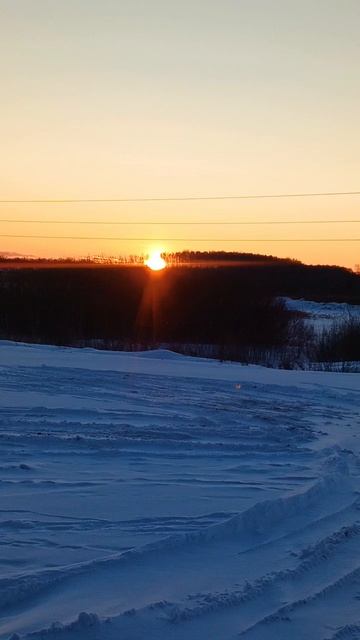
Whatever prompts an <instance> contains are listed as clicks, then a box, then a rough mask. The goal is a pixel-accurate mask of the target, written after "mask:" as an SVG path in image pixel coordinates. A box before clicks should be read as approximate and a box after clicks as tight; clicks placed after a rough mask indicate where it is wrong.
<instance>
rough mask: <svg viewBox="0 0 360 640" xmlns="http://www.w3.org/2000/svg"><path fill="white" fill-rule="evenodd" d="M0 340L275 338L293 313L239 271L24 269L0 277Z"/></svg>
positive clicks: (281, 338) (247, 341) (275, 340)
mask: <svg viewBox="0 0 360 640" xmlns="http://www.w3.org/2000/svg"><path fill="white" fill-rule="evenodd" d="M0 295H1V313H0V334H1V337H2V338H12V339H26V340H41V341H49V342H54V343H57V344H71V343H74V342H75V341H77V340H80V339H84V340H86V339H94V338H101V339H104V340H106V339H108V340H114V339H117V340H123V341H127V342H141V343H146V342H159V341H161V342H170V341H176V342H200V343H230V342H234V343H241V344H256V345H260V344H261V345H264V344H267V345H275V344H281V343H283V342H284V341H285V340H286V337H287V330H288V323H289V320H290V318H291V316H292V314H291V313H290V312H289V311H287V310H286V309H285V307H284V305H283V304H282V303H281V302H279V301H277V300H275V299H273V298H272V296H270V295H269V294H268V292H267V290H266V287H264V286H263V284H262V283H261V281H260V280H257V281H256V282H255V281H254V280H251V281H250V280H249V279H247V278H246V277H244V273H243V272H242V271H241V270H239V269H236V268H234V269H230V270H229V269H211V270H209V269H203V268H199V269H196V270H193V269H188V268H186V267H181V268H177V269H168V270H166V271H164V272H160V273H155V272H150V271H149V270H148V269H146V268H139V267H138V268H136V267H134V268H129V267H124V268H119V267H116V268H115V267H106V268H102V269H87V268H83V269H71V268H68V269H63V270H58V269H25V270H16V271H3V272H1V278H0Z"/></svg>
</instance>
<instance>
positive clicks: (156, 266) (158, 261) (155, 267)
mask: <svg viewBox="0 0 360 640" xmlns="http://www.w3.org/2000/svg"><path fill="white" fill-rule="evenodd" d="M145 264H146V266H147V267H149V269H151V270H152V271H161V269H165V267H166V266H167V264H166V262H165V260H164V258H162V257H161V252H160V251H152V252H151V253H150V255H149V257H148V259H147V260H145Z"/></svg>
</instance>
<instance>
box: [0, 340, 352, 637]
mask: <svg viewBox="0 0 360 640" xmlns="http://www.w3.org/2000/svg"><path fill="white" fill-rule="evenodd" d="M359 392H360V375H359V374H341V373H323V372H314V371H309V372H305V371H278V370H273V369H265V368H262V367H256V366H248V367H246V366H241V365H239V364H225V363H219V362H214V361H210V360H202V359H196V358H188V357H185V356H180V355H177V354H173V353H170V352H167V351H156V352H147V353H140V354H139V353H133V354H127V353H119V352H118V353H109V352H96V351H93V350H90V349H84V350H76V349H65V348H56V347H45V346H27V345H17V344H12V343H9V342H2V343H0V395H1V407H0V447H1V460H0V542H1V549H0V568H1V578H0V638H9V637H11V635H12V634H19V635H21V636H22V635H25V634H31V638H32V639H33V640H37V639H39V640H40V638H44V637H46V638H47V639H48V640H60V639H62V638H64V639H65V638H66V639H67V640H85V639H86V640H88V639H93V640H95V639H97V640H142V639H144V640H145V639H146V640H149V639H150V640H184V639H186V640H234V639H235V638H239V637H241V638H246V639H249V640H250V639H251V640H266V639H269V640H270V639H271V640H278V639H283V640H285V639H286V640H288V639H289V638H291V639H292V640H300V639H305V638H306V639H307V640H312V639H313V640H325V639H330V638H332V639H333V640H335V639H338V640H340V638H341V639H343V638H360V495H359V489H360V482H359V480H360V458H359V455H360V398H359ZM84 612H86V613H84ZM41 629H43V630H44V629H47V631H46V633H45V631H40V630H41ZM15 637H16V636H15Z"/></svg>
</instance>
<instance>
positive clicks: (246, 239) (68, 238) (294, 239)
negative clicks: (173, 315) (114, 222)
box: [0, 234, 360, 242]
mask: <svg viewBox="0 0 360 640" xmlns="http://www.w3.org/2000/svg"><path fill="white" fill-rule="evenodd" d="M0 238H18V239H31V240H97V241H103V240H104V241H108V240H109V241H114V242H360V238H265V239H264V238H117V237H115V236H112V237H106V236H105V237H104V236H102V237H94V236H48V235H46V236H42V235H17V234H16V235H12V234H0Z"/></svg>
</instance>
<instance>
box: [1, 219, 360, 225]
mask: <svg viewBox="0 0 360 640" xmlns="http://www.w3.org/2000/svg"><path fill="white" fill-rule="evenodd" d="M0 223H6V224H8V223H11V224H13V223H14V224H61V225H64V224H65V225H67V224H76V225H78V224H79V225H89V224H90V225H91V224H94V225H110V226H115V225H116V226H119V225H141V226H146V225H149V226H150V225H165V226H169V225H171V226H187V225H191V226H196V225H199V226H200V225H206V226H209V225H266V224H269V225H270V224H271V225H278V224H285V225H291V224H359V223H360V220H260V221H258V220H257V221H250V220H249V221H244V220H225V221H220V220H214V221H212V220H209V221H203V220H200V221H193V220H192V221H190V222H184V221H179V222H176V221H170V222H167V221H165V220H164V221H161V220H150V221H146V220H143V221H134V222H133V221H126V220H115V221H111V220H11V219H10V218H4V219H0Z"/></svg>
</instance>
